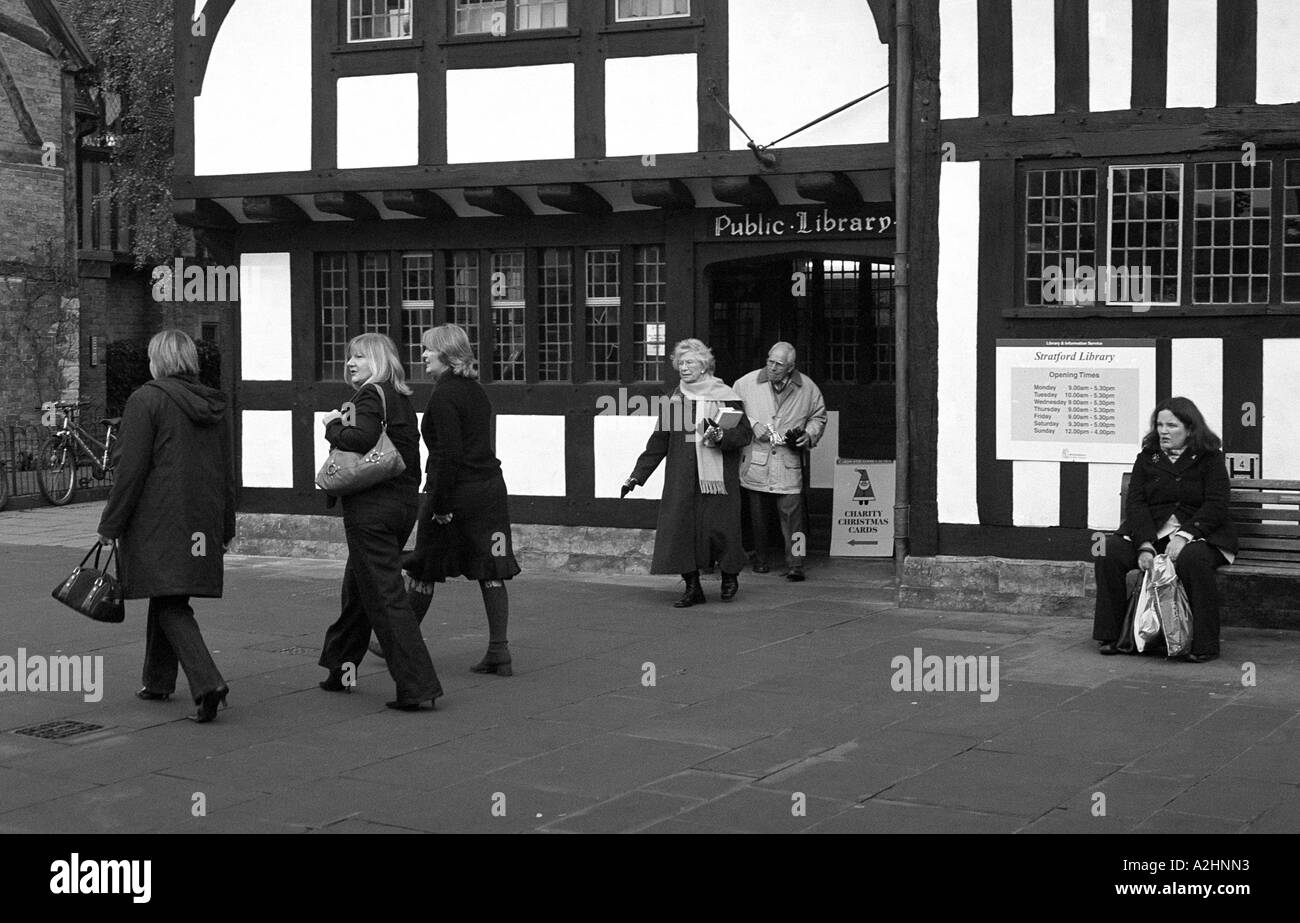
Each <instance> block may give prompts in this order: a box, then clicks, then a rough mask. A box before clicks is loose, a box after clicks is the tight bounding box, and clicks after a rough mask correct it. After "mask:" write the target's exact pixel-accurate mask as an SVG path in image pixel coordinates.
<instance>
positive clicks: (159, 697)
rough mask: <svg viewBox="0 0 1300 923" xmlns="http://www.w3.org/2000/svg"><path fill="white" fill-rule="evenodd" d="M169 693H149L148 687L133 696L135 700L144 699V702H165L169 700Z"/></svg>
mask: <svg viewBox="0 0 1300 923" xmlns="http://www.w3.org/2000/svg"><path fill="white" fill-rule="evenodd" d="M171 695H172V694H171V693H170V692H151V691H150V690H149V688H148V687H145V688H144V689H141V690H140V691H139V692H137V693H136V694H135V697H136V698H137V699H144V700H145V701H146V702H166V701H167V700H168V699H170V698H171Z"/></svg>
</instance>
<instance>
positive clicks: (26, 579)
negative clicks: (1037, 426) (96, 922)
mask: <svg viewBox="0 0 1300 923" xmlns="http://www.w3.org/2000/svg"><path fill="white" fill-rule="evenodd" d="M101 506H102V505H101V504H98V503H90V504H80V505H75V506H70V507H65V508H62V509H52V508H42V509H35V510H25V511H13V512H7V513H0V584H2V585H3V586H2V589H3V592H2V593H0V690H3V689H7V687H6V686H4V685H3V677H4V667H3V664H4V658H6V657H8V658H13V659H14V660H17V659H18V658H19V656H20V651H19V649H20V648H21V649H22V650H23V651H25V654H26V656H27V657H28V659H29V661H30V659H31V658H32V657H33V656H36V657H42V656H43V657H50V656H55V655H91V656H102V657H103V669H104V673H103V684H102V689H101V693H102V698H101V699H100V700H99V701H86V699H87V695H85V694H83V693H79V692H45V691H42V692H32V691H0V833H17V832H43V833H76V834H85V833H99V832H113V833H120V832H132V833H181V832H266V833H273V832H279V833H301V832H311V833H405V832H547V833H612V832H645V833H720V832H753V833H778V832H783V833H804V832H807V833H902V832H911V833H918V832H946V833H959V832H989V833H1011V832H1024V833H1114V832H1161V833H1226V832H1295V831H1297V830H1300V632H1290V631H1270V630H1258V629H1226V630H1225V632H1224V637H1223V651H1224V656H1223V658H1222V659H1220V660H1218V661H1215V662H1212V663H1209V664H1205V665H1199V666H1198V665H1191V664H1181V663H1171V662H1167V661H1164V660H1162V659H1156V658H1144V657H1100V656H1098V655H1097V653H1096V646H1095V644H1094V643H1093V642H1092V641H1091V640H1089V633H1090V625H1089V624H1088V622H1087V621H1084V620H1078V619H1068V618H1044V617H1032V616H1012V615H1004V614H1000V613H993V612H980V613H957V612H930V611H919V610H908V609H900V608H898V607H897V606H896V604H895V601H894V592H893V589H892V570H891V568H890V566H889V565H888V564H887V563H885V562H845V561H835V562H825V561H823V562H814V566H812V567H810V569H809V579H808V581H807V582H805V583H802V584H792V583H789V582H787V581H785V580H782V579H780V578H779V577H777V576H776V575H775V572H773V574H772V575H769V576H758V575H752V574H749V573H748V572H746V573H745V574H743V575H742V576H741V586H740V594H739V596H738V598H737V599H736V600H735V601H734V602H732V603H729V604H723V603H721V602H719V601H718V600H717V591H718V584H717V579H718V578H717V577H716V575H715V576H714V577H713V578H712V579H711V580H707V581H706V584H705V590H706V593H707V594H708V596H709V602H708V603H707V604H706V605H704V606H700V607H695V608H692V609H688V610H677V609H673V608H671V602H672V601H673V600H674V599H676V597H677V595H678V593H679V592H680V581H673V580H672V579H670V578H665V577H617V578H614V577H584V576H579V575H571V574H555V573H525V574H523V575H521V576H520V577H518V578H516V579H515V580H514V581H513V582H512V583H511V584H510V603H511V648H512V652H513V656H514V665H515V675H514V676H513V677H511V678H502V677H496V676H478V675H476V674H473V673H470V672H469V670H468V667H469V665H470V664H472V663H474V662H475V661H476V660H477V659H478V657H479V656H480V655H481V654H482V651H483V648H484V646H485V639H486V624H485V619H484V616H483V611H482V603H481V600H480V597H479V592H478V587H477V586H475V585H474V584H472V583H469V582H467V581H458V582H455V583H450V584H447V585H445V586H443V587H440V588H439V591H438V594H437V596H436V597H435V599H434V604H433V609H432V611H431V613H430V616H429V618H428V619H427V620H426V622H425V624H424V635H425V638H426V640H427V641H428V643H429V647H430V650H431V651H432V653H433V657H434V662H435V664H436V666H437V667H438V670H439V674H440V676H441V678H442V683H443V686H444V687H445V689H446V696H445V697H444V698H443V699H441V700H439V702H438V709H437V711H436V712H430V711H424V712H421V713H417V714H406V713H396V712H392V711H390V710H388V709H386V708H385V707H384V702H385V701H386V700H387V699H389V698H391V697H392V692H393V686H392V681H391V679H390V678H389V677H388V674H387V672H386V670H385V669H384V666H383V664H382V663H381V662H378V661H376V660H375V659H373V658H367V659H366V661H365V662H364V663H363V664H361V666H360V669H359V685H358V687H357V688H356V689H355V690H354V693H353V694H351V695H340V694H329V693H326V692H322V691H321V690H320V689H318V688H317V686H316V683H317V681H318V680H320V679H321V678H323V675H324V671H322V670H321V669H320V668H319V667H318V666H316V658H317V655H318V653H319V649H320V643H321V639H322V637H323V634H324V631H325V628H326V626H327V625H328V624H329V623H330V622H331V621H332V620H333V619H334V618H335V616H336V615H337V611H338V594H339V585H340V581H341V575H342V563H341V562H339V561H319V560H302V559H292V560H291V559H273V558H255V557H238V556H232V557H228V558H227V567H226V581H227V582H226V595H225V597H224V598H223V599H220V600H197V601H196V603H195V608H196V612H197V615H198V618H199V623H200V625H201V626H202V628H203V632H204V635H205V637H206V639H207V642H208V645H209V647H210V648H212V650H213V652H214V656H215V658H216V660H217V663H218V665H219V666H220V667H221V669H222V671H223V673H224V674H225V676H226V679H227V682H228V683H229V685H230V699H229V702H230V707H229V708H228V709H226V710H223V711H222V712H221V713H220V715H219V717H218V719H217V720H216V721H215V722H213V723H212V724H207V725H196V724H193V723H192V722H189V721H186V720H184V719H185V716H186V714H188V713H190V712H192V711H193V707H192V706H191V705H190V704H189V701H188V698H187V696H186V695H185V686H184V683H183V682H182V684H181V687H180V690H179V692H180V694H179V695H177V696H175V697H173V699H172V700H171V701H169V702H162V703H152V702H142V701H140V700H138V699H136V698H135V696H134V695H133V693H134V692H135V690H136V689H137V688H138V686H139V682H138V677H139V671H140V665H141V662H142V658H143V641H144V631H143V621H144V608H145V604H144V603H143V602H132V603H128V609H127V620H126V622H125V623H124V624H121V625H102V624H98V623H95V622H91V621H90V620H88V619H85V618H83V617H81V616H79V615H77V614H76V613H74V612H73V611H71V610H70V609H66V608H64V607H62V606H60V605H59V604H58V603H56V602H54V601H53V600H52V599H51V598H50V590H51V588H52V587H53V586H54V585H55V584H56V583H57V582H58V581H59V580H61V579H62V578H63V577H65V576H66V575H67V573H68V572H69V570H70V569H71V568H72V566H73V565H75V564H76V563H77V561H78V560H80V557H81V554H82V553H84V551H85V549H86V548H87V547H88V546H89V544H90V542H91V540H92V537H93V534H94V526H95V524H96V523H97V521H98V516H99V511H100V509H101ZM935 655H937V656H939V657H945V658H946V657H954V658H956V657H974V658H977V660H975V661H967V662H968V663H971V664H976V663H978V664H979V665H980V666H981V667H983V668H984V672H983V673H977V674H976V675H977V676H978V679H979V680H984V681H986V682H984V684H983V685H982V686H981V687H980V689H982V690H983V691H982V692H981V691H980V689H975V690H970V691H960V690H956V689H952V691H941V689H939V688H934V686H931V685H930V684H931V683H934V684H936V685H939V686H947V687H948V688H950V689H951V687H952V686H953V685H954V683H955V680H956V677H957V674H956V673H954V674H953V675H952V676H949V677H941V676H940V675H939V673H937V672H934V671H932V670H931V663H930V662H929V661H927V660H926V658H928V657H931V656H935ZM978 658H984V659H982V660H979V659H978ZM992 658H997V660H996V662H995V661H994V660H993V659H992ZM995 663H996V672H994V671H995ZM923 670H924V675H923V676H922V677H921V679H922V682H921V684H920V685H921V688H920V689H898V690H896V689H895V687H896V686H903V685H904V682H903V680H904V678H906V679H907V680H908V683H907V684H906V685H909V686H910V685H912V683H911V680H913V679H914V678H915V677H916V676H917V675H918V674H920V673H922V671H923ZM12 675H13V674H12V673H11V674H10V676H12ZM962 676H963V677H964V674H962ZM994 676H996V678H997V680H998V682H997V686H996V691H995V690H994V688H993V685H992V682H991V680H992V678H993V677H994ZM971 679H972V682H971V684H970V685H974V684H975V680H976V677H975V676H972V677H971ZM940 680H942V682H940ZM967 689H968V690H969V689H970V687H969V686H967ZM64 721H77V722H85V723H86V724H88V725H91V726H97V727H92V728H91V729H90V730H88V731H86V732H85V733H81V734H78V735H76V736H71V737H65V738H61V739H54V740H50V739H40V738H34V737H31V736H27V735H23V734H18V733H15V731H18V730H21V729H24V728H29V727H32V726H35V725H40V724H44V723H47V722H64Z"/></svg>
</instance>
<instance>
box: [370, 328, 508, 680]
mask: <svg viewBox="0 0 1300 923" xmlns="http://www.w3.org/2000/svg"><path fill="white" fill-rule="evenodd" d="M421 343H422V345H423V346H424V361H425V368H426V369H427V370H428V372H429V373H430V374H432V375H433V376H434V377H435V379H436V382H437V383H436V384H435V386H434V389H433V395H432V396H431V397H430V398H429V406H428V407H427V408H426V410H425V412H424V422H423V426H422V427H421V432H422V434H423V436H424V443H425V445H426V446H427V447H428V449H429V461H428V466H427V468H426V473H427V477H426V479H425V485H424V493H423V494H421V496H420V511H419V517H418V526H417V530H416V540H415V550H414V551H413V552H412V553H411V554H410V555H408V557H407V560H406V572H407V573H408V574H409V575H410V578H411V584H410V598H411V607H412V608H413V609H414V610H415V613H416V617H417V618H418V619H420V620H423V619H424V616H425V613H427V612H428V611H429V604H430V603H431V602H432V601H433V593H434V585H435V584H437V583H441V582H443V581H445V580H446V579H447V578H448V577H461V576H463V577H465V578H467V579H469V580H477V581H478V584H479V589H480V590H481V592H482V594H483V608H484V609H485V610H486V612H487V622H488V647H487V652H486V653H485V654H484V655H483V659H482V660H480V661H479V662H478V663H477V664H475V665H474V666H472V667H470V670H471V671H473V672H475V673H495V674H496V675H497V676H511V675H513V673H514V667H513V662H512V660H511V657H510V642H509V637H508V634H507V632H508V628H509V623H510V598H509V595H508V593H507V591H506V581H507V580H509V579H511V578H512V577H514V576H515V575H516V574H518V573H519V572H520V568H519V564H518V563H517V562H516V561H515V555H514V544H513V539H512V537H511V534H510V533H511V529H510V509H509V494H508V492H507V491H506V482H505V478H504V477H503V476H502V474H501V462H500V461H499V460H498V459H497V457H496V452H495V450H494V448H493V445H492V404H491V402H490V401H489V400H488V396H487V392H486V391H484V390H483V386H482V385H480V384H479V383H478V360H477V359H476V358H475V356H474V349H473V347H472V346H471V345H470V342H469V337H468V336H467V335H466V333H465V331H464V330H463V329H461V328H460V327H457V326H456V325H455V324H443V325H442V326H441V327H434V328H433V329H431V330H426V331H425V333H424V337H423V338H422V339H421ZM379 642H380V644H381V645H382V646H383V648H384V650H385V652H387V651H388V646H387V645H385V644H384V643H383V638H380V639H379Z"/></svg>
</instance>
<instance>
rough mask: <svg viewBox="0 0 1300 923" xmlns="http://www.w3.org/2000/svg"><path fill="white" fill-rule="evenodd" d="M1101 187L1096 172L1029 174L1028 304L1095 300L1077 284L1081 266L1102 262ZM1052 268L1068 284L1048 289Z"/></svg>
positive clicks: (1026, 206) (1064, 171) (1028, 172)
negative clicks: (1098, 227) (1098, 246)
mask: <svg viewBox="0 0 1300 923" xmlns="http://www.w3.org/2000/svg"><path fill="white" fill-rule="evenodd" d="M1096 188H1097V181H1096V170H1094V169H1092V168H1084V169H1070V170H1029V171H1027V172H1026V174H1025V245H1024V246H1025V251H1024V253H1025V277H1024V298H1025V304H1026V305H1042V304H1086V303H1091V302H1092V301H1094V300H1095V299H1094V297H1093V295H1092V293H1091V292H1088V291H1086V290H1085V291H1079V290H1077V289H1076V287H1075V285H1074V281H1073V280H1074V277H1075V271H1076V270H1077V269H1078V267H1080V266H1096V264H1097V251H1096V214H1097V194H1096ZM1062 190H1065V191H1062ZM1120 201H1121V202H1123V201H1124V199H1121V200H1120ZM1048 270H1051V271H1052V273H1053V274H1060V275H1063V276H1065V277H1066V278H1067V280H1068V284H1065V285H1057V286H1055V287H1052V286H1047V285H1045V281H1046V280H1045V274H1046V273H1047V271H1048ZM891 272H892V268H891ZM891 291H892V290H891Z"/></svg>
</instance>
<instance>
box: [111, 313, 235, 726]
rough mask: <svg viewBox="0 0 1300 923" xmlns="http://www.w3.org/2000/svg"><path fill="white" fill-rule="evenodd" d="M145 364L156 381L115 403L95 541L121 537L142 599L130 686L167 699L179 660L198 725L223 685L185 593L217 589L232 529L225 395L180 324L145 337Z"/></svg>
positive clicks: (127, 584)
mask: <svg viewBox="0 0 1300 923" xmlns="http://www.w3.org/2000/svg"><path fill="white" fill-rule="evenodd" d="M149 372H150V374H151V375H153V379H154V380H153V381H150V382H148V383H147V384H145V385H144V386H143V387H141V388H139V389H138V390H137V391H136V392H135V393H134V394H132V395H131V398H130V400H128V401H127V402H126V408H125V409H124V410H123V412H122V438H121V439H119V440H118V441H117V442H116V443H114V445H113V455H114V459H115V466H116V472H117V473H116V477H115V479H114V483H113V489H112V491H111V492H110V493H109V496H108V504H107V505H106V506H105V507H104V513H103V515H102V517H101V518H100V520H99V540H100V542H102V543H104V544H109V543H111V542H112V541H114V540H118V541H119V542H120V545H121V548H120V551H121V562H122V583H123V590H124V595H125V597H126V598H127V599H148V600H149V616H148V624H147V626H146V628H145V642H144V686H143V687H142V688H141V689H140V691H139V692H137V693H136V695H137V696H138V697H139V698H141V699H147V700H156V701H162V700H165V699H167V698H168V697H169V696H170V695H171V694H172V693H173V692H174V691H175V690H176V673H177V669H178V666H179V667H184V668H185V678H186V679H187V680H189V684H190V695H191V696H192V697H193V699H194V704H195V705H197V706H198V711H197V712H195V714H193V715H191V716H190V717H191V718H192V719H193V720H194V721H197V722H199V723H200V724H206V723H207V722H209V721H211V720H212V719H213V718H215V717H216V716H217V706H218V705H219V704H223V703H224V702H225V701H226V694H227V692H228V691H229V690H228V689H227V687H226V683H225V681H224V680H223V679H222V678H221V671H220V670H218V669H217V665H216V663H215V662H213V660H212V654H211V653H210V652H209V651H208V647H207V645H206V644H205V643H204V642H203V634H202V633H201V632H200V631H199V625H198V622H196V621H195V619H194V610H193V609H192V608H191V607H190V599H191V597H195V596H206V597H219V596H220V595H221V591H222V576H223V573H224V562H223V555H224V553H225V549H226V547H227V546H228V545H229V544H230V542H231V540H232V539H233V538H234V537H235V475H234V467H233V466H232V463H231V444H230V412H229V402H228V401H227V399H226V395H225V394H223V393H222V392H220V391H218V390H216V389H215V388H209V387H207V386H206V385H202V384H200V383H199V380H198V376H199V354H198V350H196V349H195V347H194V341H193V340H192V339H190V337H189V335H188V334H186V333H184V332H182V331H180V330H163V331H161V332H160V333H158V334H156V335H155V336H154V338H153V339H152V340H150V341H149ZM196 536H202V537H203V541H202V542H199V541H198V539H197V538H196ZM196 549H198V550H200V551H201V552H202V553H199V554H196V553H195V550H196Z"/></svg>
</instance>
